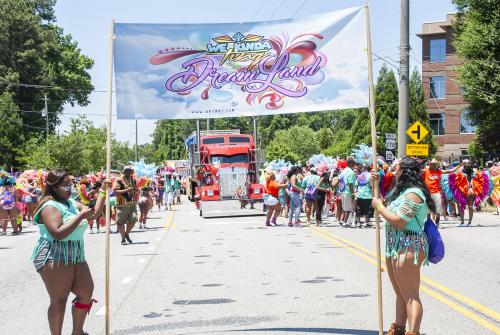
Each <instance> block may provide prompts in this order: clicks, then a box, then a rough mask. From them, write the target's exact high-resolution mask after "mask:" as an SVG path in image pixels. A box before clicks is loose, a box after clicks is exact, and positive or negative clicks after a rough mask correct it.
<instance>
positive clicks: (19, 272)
mask: <svg viewBox="0 0 500 335" xmlns="http://www.w3.org/2000/svg"><path fill="white" fill-rule="evenodd" d="M150 217H151V219H150V222H149V227H150V228H149V229H147V230H136V231H134V233H133V234H132V235H131V237H132V239H133V241H134V244H132V245H126V246H121V245H120V243H119V242H120V240H119V237H118V236H117V235H112V241H111V242H112V248H111V320H112V324H111V329H112V334H114V335H118V334H124V335H125V334H151V335H156V334H238V333H248V334H361V335H372V334H373V335H376V334H378V332H377V312H376V311H377V301H376V271H375V270H376V268H375V266H374V264H373V263H374V258H373V252H374V250H375V247H374V245H375V244H374V236H375V229H345V228H340V227H338V225H337V224H336V223H334V222H333V221H332V220H331V219H329V220H328V221H327V222H328V223H329V225H328V226H325V227H321V228H315V227H311V228H289V227H287V226H285V225H284V219H281V223H282V225H281V226H278V227H271V228H266V227H264V226H263V218H262V217H255V216H254V217H238V218H211V219H202V218H200V217H199V215H198V212H196V211H195V210H194V208H193V206H192V205H191V204H183V205H181V206H177V207H176V208H175V211H173V212H170V213H168V212H164V211H163V212H158V211H156V210H155V211H153V212H152V213H151V214H150ZM442 234H443V237H444V239H445V242H446V247H447V256H446V258H445V260H444V261H443V262H442V263H440V264H439V265H431V266H430V267H428V268H425V269H424V271H423V274H424V277H423V284H422V290H423V293H422V300H423V303H424V308H425V314H424V320H423V325H422V330H423V332H424V333H425V334H500V313H499V312H500V262H499V261H498V255H500V243H498V236H500V219H499V218H498V216H493V215H491V214H486V213H485V214H482V213H480V214H478V215H477V217H476V218H475V224H474V226H473V227H468V228H459V227H458V222H451V223H445V224H444V225H443V229H442ZM36 238H37V233H36V230H35V227H30V228H28V229H25V233H23V235H21V236H16V237H11V236H7V237H0V264H1V270H0V287H1V289H0V301H1V304H0V313H1V315H2V316H3V321H2V322H0V334H30V335H32V334H48V330H47V329H48V327H47V321H46V317H45V315H46V308H47V306H48V297H47V293H46V292H45V289H44V286H43V283H42V281H41V280H40V278H39V276H38V274H37V273H36V272H35V271H34V269H33V266H32V264H31V262H30V261H29V256H30V254H31V248H32V246H33V244H34V241H35V239H36ZM86 252H87V258H88V262H89V265H90V267H91V270H92V273H93V276H94V281H95V283H96V292H95V297H96V298H97V299H98V300H99V303H98V304H97V305H95V306H94V309H93V310H92V312H91V315H90V318H89V320H88V322H87V325H86V329H87V331H89V333H90V334H103V328H104V308H103V306H104V273H103V270H104V259H103V255H104V234H88V235H87V236H86ZM383 280H384V286H383V301H384V320H385V324H386V325H387V324H389V323H390V322H391V321H392V318H393V310H394V301H393V300H394V296H393V294H392V292H391V289H390V286H389V282H388V280H387V277H386V276H385V274H384V276H383ZM68 310H69V308H68ZM70 324H71V321H70V314H69V311H68V313H67V316H66V325H65V332H64V333H65V334H70V332H71V329H70Z"/></svg>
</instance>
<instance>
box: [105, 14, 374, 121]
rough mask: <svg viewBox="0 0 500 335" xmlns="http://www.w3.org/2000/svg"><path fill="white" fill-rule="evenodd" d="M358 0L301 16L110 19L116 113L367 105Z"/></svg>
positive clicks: (223, 113)
mask: <svg viewBox="0 0 500 335" xmlns="http://www.w3.org/2000/svg"><path fill="white" fill-rule="evenodd" d="M366 36H367V35H366V27H365V18H364V14H363V7H356V8H349V9H345V10H341V11H335V12H328V13H325V14H321V15H315V16H310V17H304V18H296V19H286V20H279V21H269V22H247V23H216V24H128V23H117V24H115V42H114V71H115V83H116V97H117V114H118V118H120V119H202V118H219V117H238V116H259V115H270V114H285V113H299V112H315V111H325V110H334V109H345V108H359V107H367V106H368V97H369V94H368V81H367V78H368V72H367V71H368V69H367V54H366V46H367V40H366V39H367V37H366Z"/></svg>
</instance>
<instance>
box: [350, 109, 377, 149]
mask: <svg viewBox="0 0 500 335" xmlns="http://www.w3.org/2000/svg"><path fill="white" fill-rule="evenodd" d="M349 135H350V137H349V138H348V145H347V146H348V149H349V150H348V151H349V153H350V151H351V149H352V148H354V147H355V146H356V145H357V144H361V143H366V144H371V143H372V142H371V123H370V112H369V111H368V108H362V109H359V110H358V113H357V115H356V120H355V121H354V124H353V126H352V131H351V132H349Z"/></svg>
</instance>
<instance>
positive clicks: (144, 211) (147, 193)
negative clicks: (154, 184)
mask: <svg viewBox="0 0 500 335" xmlns="http://www.w3.org/2000/svg"><path fill="white" fill-rule="evenodd" d="M151 192H152V189H151V187H150V186H146V187H143V188H142V190H141V196H140V198H139V211H140V213H141V214H140V216H139V229H142V228H144V229H146V221H147V219H148V213H149V211H150V210H151V208H153V198H152V196H151Z"/></svg>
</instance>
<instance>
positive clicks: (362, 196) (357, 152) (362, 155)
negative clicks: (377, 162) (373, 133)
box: [351, 144, 373, 228]
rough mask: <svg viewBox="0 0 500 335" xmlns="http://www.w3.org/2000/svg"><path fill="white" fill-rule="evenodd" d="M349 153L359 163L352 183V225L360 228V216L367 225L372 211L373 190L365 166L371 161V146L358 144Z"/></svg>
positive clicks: (366, 225)
mask: <svg viewBox="0 0 500 335" xmlns="http://www.w3.org/2000/svg"><path fill="white" fill-rule="evenodd" d="M351 155H352V156H353V157H354V161H355V162H356V164H359V165H360V171H359V173H358V175H357V177H356V181H355V184H354V189H355V190H356V192H355V206H354V208H355V213H356V219H355V222H354V227H356V226H358V227H359V228H362V225H361V217H364V218H365V227H369V226H370V217H371V215H372V214H371V213H372V212H373V208H372V206H371V202H372V198H373V191H372V186H371V182H370V172H369V171H368V170H369V169H368V168H367V167H368V166H370V164H371V163H372V157H373V152H372V148H371V147H369V146H367V145H366V144H360V145H358V147H357V148H354V149H353V150H352V153H351Z"/></svg>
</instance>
